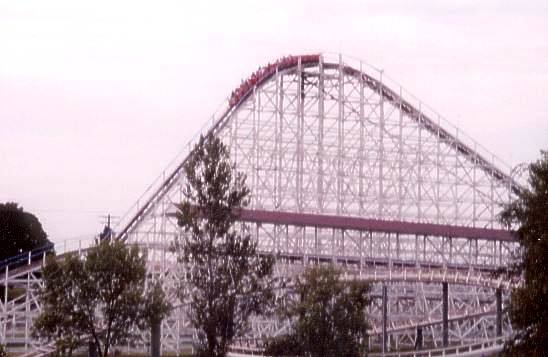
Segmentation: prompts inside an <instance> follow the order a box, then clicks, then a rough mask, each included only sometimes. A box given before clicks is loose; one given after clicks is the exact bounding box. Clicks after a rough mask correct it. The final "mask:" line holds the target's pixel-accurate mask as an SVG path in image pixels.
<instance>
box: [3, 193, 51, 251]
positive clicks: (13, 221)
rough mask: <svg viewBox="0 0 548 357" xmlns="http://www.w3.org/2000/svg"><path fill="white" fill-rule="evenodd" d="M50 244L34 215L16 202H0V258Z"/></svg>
mask: <svg viewBox="0 0 548 357" xmlns="http://www.w3.org/2000/svg"><path fill="white" fill-rule="evenodd" d="M46 244H51V242H50V241H49V240H48V236H47V234H46V232H44V229H43V228H42V224H40V221H39V220H38V218H36V216H35V215H33V214H32V213H29V212H25V211H24V210H23V208H22V207H19V206H18V205H17V203H14V202H6V203H0V246H1V247H2V249H0V260H3V259H7V258H10V257H12V256H14V255H17V254H19V253H21V252H28V251H30V250H33V249H35V248H39V247H42V246H45V245H46Z"/></svg>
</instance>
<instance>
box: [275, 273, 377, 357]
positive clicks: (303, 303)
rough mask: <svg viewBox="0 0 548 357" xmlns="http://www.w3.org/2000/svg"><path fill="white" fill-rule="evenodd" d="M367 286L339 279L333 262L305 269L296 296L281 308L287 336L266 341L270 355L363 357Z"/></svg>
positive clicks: (364, 349)
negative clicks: (288, 326)
mask: <svg viewBox="0 0 548 357" xmlns="http://www.w3.org/2000/svg"><path fill="white" fill-rule="evenodd" d="M369 291H370V286H369V285H368V284H367V283H364V282H358V281H351V282H345V281H342V280H341V274H340V271H339V270H337V268H335V267H333V266H332V265H329V266H316V267H313V268H308V269H307V270H306V271H305V272H304V273H303V275H302V276H301V277H299V278H297V280H296V283H295V291H294V293H295V299H294V300H293V301H292V302H289V303H288V306H287V307H285V308H283V309H282V311H283V315H285V317H286V318H288V319H289V320H290V321H291V325H292V330H291V332H290V333H288V334H287V335H282V336H280V337H277V338H274V339H271V340H270V341H268V342H267V345H266V350H265V354H266V355H269V356H310V357H329V356H346V357H352V356H364V355H365V353H366V334H367V328H368V323H367V319H366V316H365V309H366V307H367V306H368V305H369V303H370V298H369V297H368V294H369Z"/></svg>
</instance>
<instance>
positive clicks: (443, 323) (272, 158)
mask: <svg viewBox="0 0 548 357" xmlns="http://www.w3.org/2000/svg"><path fill="white" fill-rule="evenodd" d="M203 133H204V134H205V133H210V134H213V135H216V136H217V137H219V138H221V139H222V140H223V142H224V143H225V144H227V145H228V146H229V148H230V155H231V159H232V160H233V162H234V163H235V165H236V169H237V170H238V171H241V172H244V173H245V174H246V175H247V184H248V186H249V187H250V189H251V202H250V205H249V207H247V209H246V210H244V212H243V213H242V216H241V219H240V223H239V225H240V227H241V229H242V230H245V231H247V232H249V233H250V234H252V236H253V237H254V238H255V239H256V240H257V241H258V244H259V249H260V252H261V254H272V253H275V254H277V255H278V256H279V258H278V260H277V263H276V269H275V270H276V274H278V275H279V276H281V277H284V278H290V277H292V276H294V275H295V274H298V273H299V272H300V271H302V269H303V268H304V267H305V266H306V265H308V264H317V263H332V264H338V265H340V266H341V267H342V268H343V269H344V271H345V278H347V279H362V280H367V281H371V282H372V283H373V287H374V288H373V292H372V297H373V304H372V305H371V307H370V309H369V311H368V312H367V313H368V316H369V317H370V320H371V322H372V329H371V330H370V331H369V336H370V337H369V346H370V349H371V350H376V351H382V350H385V351H386V350H409V349H413V348H415V347H416V344H417V336H418V335H421V336H422V346H423V347H424V348H431V349H439V351H444V350H443V348H446V347H447V348H449V347H451V346H452V347H451V348H453V350H454V351H456V350H457V349H456V348H455V346H461V347H459V348H460V351H463V349H464V348H468V347H467V346H469V347H470V351H473V350H474V351H487V350H488V351H496V350H498V349H500V346H501V343H503V342H504V338H505V337H506V336H508V335H509V334H511V333H512V328H511V325H510V323H509V320H508V316H507V314H506V313H505V310H504V305H505V303H506V301H507V298H508V295H509V291H510V289H511V288H512V286H513V285H514V284H517V283H519V281H514V280H510V279H502V278H500V277H497V275H496V274H494V273H495V272H498V271H500V270H501V269H505V268H506V267H507V266H508V265H509V263H510V259H511V255H512V253H513V252H514V251H515V250H516V248H517V247H518V243H517V241H516V239H515V237H514V236H513V235H512V234H511V232H509V231H507V230H505V229H504V227H502V226H501V225H500V223H499V222H498V220H497V214H498V211H499V210H500V206H501V204H504V203H506V202H509V200H511V199H512V197H513V195H514V194H515V193H516V192H517V191H518V190H520V189H521V186H520V185H519V184H518V183H516V182H515V180H514V179H513V178H512V177H510V169H509V167H507V166H505V165H504V164H503V163H501V162H499V161H497V159H496V158H495V157H494V156H493V155H492V154H489V153H488V152H487V151H485V150H484V149H483V148H482V147H481V146H480V145H479V144H477V143H476V142H474V141H473V140H471V139H469V138H468V137H467V136H465V135H463V134H462V133H459V130H458V129H457V128H454V127H452V126H451V125H450V124H449V123H447V122H445V121H444V120H443V119H442V118H441V117H440V116H439V115H438V114H436V113H435V112H433V111H431V110H430V109H429V108H428V107H427V106H425V105H424V104H423V103H421V102H419V101H417V100H416V99H415V98H414V97H413V96H411V95H409V94H408V93H407V92H405V91H404V90H403V88H401V86H399V85H397V84H395V83H393V82H392V81H391V80H390V79H389V78H388V77H386V76H384V75H383V72H382V71H378V70H376V69H375V68H373V67H371V66H369V65H366V64H365V63H363V62H361V61H358V60H355V59H353V58H350V57H343V56H341V55H332V54H318V55H316V54H314V55H306V56H289V57H284V58H283V59H281V60H278V61H276V62H275V63H274V64H269V65H267V66H265V67H263V68H260V69H259V70H258V71H256V72H255V73H254V74H253V75H252V76H251V77H250V78H249V79H248V80H246V81H244V82H243V83H242V85H241V86H240V87H239V88H238V89H237V90H235V91H234V92H233V93H232V95H231V97H230V98H229V99H227V101H226V104H225V105H224V106H223V109H222V111H221V112H220V114H219V115H218V116H216V117H214V118H213V120H212V123H211V126H210V127H208V128H207V129H206V130H205V131H204V132H203ZM191 149H192V146H191V145H189V152H186V153H184V154H183V155H182V156H181V157H179V158H178V159H177V160H176V161H175V162H173V165H172V166H171V167H170V168H168V171H167V175H166V174H163V175H162V176H161V177H160V178H159V179H158V180H157V182H156V183H155V184H153V185H152V186H151V187H150V189H149V191H148V192H147V193H146V194H145V195H146V199H145V200H144V202H145V203H144V204H141V200H140V201H139V203H138V204H136V205H135V206H134V207H133V208H132V210H131V211H130V213H129V214H128V215H127V216H126V217H125V218H124V219H123V220H122V223H121V225H120V227H119V229H118V232H119V233H118V238H119V239H123V240H125V241H126V242H128V243H129V244H139V245H142V246H145V247H146V248H147V249H148V252H149V254H148V257H149V263H148V271H149V274H150V276H159V277H161V278H162V279H163V281H164V284H165V288H166V290H167V291H168V294H169V296H171V298H172V299H173V302H174V305H176V306H179V307H178V308H177V309H175V311H174V312H173V313H172V316H170V318H168V319H166V320H165V321H164V322H163V326H162V348H163V350H164V351H180V350H181V348H182V346H183V345H184V344H185V343H188V342H189V340H190V339H191V338H192V336H193V330H192V328H191V326H189V324H188V321H187V319H186V318H185V310H184V307H183V306H182V305H180V303H178V302H177V298H176V294H175V290H174V289H175V283H174V282H175V281H177V279H178V276H179V274H181V272H180V271H179V268H178V266H177V264H176V257H175V254H174V253H173V252H172V251H171V250H170V247H171V242H172V241H173V239H174V238H175V237H176V236H177V235H180V234H182V232H181V231H180V229H179V228H178V226H177V222H176V219H175V218H174V213H175V206H174V204H175V203H178V202H180V201H181V199H182V194H181V192H182V188H183V187H184V184H185V178H184V174H183V170H182V166H183V164H184V162H185V160H186V157H188V154H189V153H190V150H191ZM29 262H30V260H29ZM39 270H40V265H39V264H37V263H34V264H29V265H28V266H27V269H23V268H17V269H16V270H14V271H10V270H9V269H6V270H5V277H4V280H5V285H6V286H24V287H25V288H26V291H27V293H26V294H25V295H23V296H22V297H20V298H18V299H15V300H8V298H7V296H6V297H5V298H3V299H2V303H1V306H0V308H1V310H0V313H1V314H2V315H1V320H0V321H1V325H0V328H1V330H0V337H1V339H2V341H5V342H7V343H8V345H9V343H10V341H12V343H14V344H16V342H13V341H19V342H17V343H19V345H20V347H21V348H24V349H25V350H27V351H29V352H30V351H38V350H39V349H37V348H38V347H40V346H39V345H40V344H39V341H33V340H32V339H31V337H30V335H29V333H28V330H29V328H30V326H31V324H32V318H33V317H34V316H35V315H36V313H37V311H38V310H39V308H40V305H39V303H38V302H37V301H36V299H35V293H34V292H35V289H36V288H37V287H38V286H39V285H40V283H41V282H40V276H39ZM285 329H287V326H285V325H284V323H282V322H280V321H276V320H275V319H273V318H264V317H261V316H257V317H255V318H254V319H253V320H252V322H251V329H250V331H249V333H248V334H247V335H246V336H244V337H243V338H241V339H239V340H238V341H236V343H235V344H234V346H233V350H234V352H235V353H236V352H238V353H244V354H245V353H247V354H249V353H251V351H257V350H260V346H261V341H262V339H263V338H264V337H265V336H273V335H276V334H279V333H283V332H284V330H285ZM473 346H480V347H479V349H474V347H473ZM42 348H43V346H42ZM448 351H449V350H448ZM477 353H478V354H480V353H482V352H477Z"/></svg>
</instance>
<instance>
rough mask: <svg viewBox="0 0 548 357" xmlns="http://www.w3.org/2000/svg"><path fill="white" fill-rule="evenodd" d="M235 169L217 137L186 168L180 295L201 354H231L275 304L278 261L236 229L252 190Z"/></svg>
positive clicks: (181, 217) (197, 151) (196, 152)
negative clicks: (273, 278)
mask: <svg viewBox="0 0 548 357" xmlns="http://www.w3.org/2000/svg"><path fill="white" fill-rule="evenodd" d="M234 171H235V170H234V168H233V166H232V164H231V162H230V159H229V152H228V149H227V148H226V146H225V145H224V144H223V143H222V142H221V141H220V140H219V139H218V138H216V137H214V136H207V137H205V138H204V137H201V138H200V141H199V143H198V144H197V145H196V147H195V149H194V151H193V153H192V155H191V156H190V157H189V159H188V161H187V162H186V163H185V165H184V172H185V174H186V180H187V184H186V187H185V188H184V190H183V193H184V200H183V202H182V203H181V204H180V205H179V206H178V207H179V212H178V224H179V226H181V227H182V229H183V230H184V234H182V236H181V238H180V239H179V240H178V242H177V244H176V246H177V248H178V250H179V262H180V263H181V264H182V266H183V270H184V271H185V274H186V275H185V276H184V277H183V279H182V281H181V286H180V289H179V296H180V298H181V299H182V300H185V299H187V300H188V301H189V306H190V309H189V310H190V312H189V317H190V321H191V322H192V324H193V325H194V327H195V328H196V329H197V331H198V338H199V341H198V342H199V345H198V346H197V350H198V355H199V356H208V357H216V356H225V355H226V353H227V348H228V346H229V344H230V343H231V341H232V340H233V339H234V338H235V337H238V336H241V335H242V334H243V333H244V332H245V331H246V329H247V327H248V320H249V317H250V316H251V315H252V314H259V313H262V312H263V311H264V310H265V308H266V307H267V306H268V304H269V302H271V301H272V300H273V293H272V289H271V287H270V284H269V281H268V280H269V276H270V275H271V273H272V267H273V262H274V260H273V258H272V257H262V256H259V255H257V252H256V250H257V243H256V242H255V241H253V240H252V239H251V237H250V236H249V235H247V234H246V235H242V234H241V233H239V231H238V230H237V229H238V228H241V227H236V226H235V223H236V220H237V218H238V214H239V213H238V212H239V210H240V209H241V208H242V207H245V206H246V205H247V203H248V199H247V198H248V196H249V189H248V188H247V187H246V186H245V176H244V175H243V174H241V173H236V172H234ZM187 292H188V294H187Z"/></svg>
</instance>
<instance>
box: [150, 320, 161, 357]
mask: <svg viewBox="0 0 548 357" xmlns="http://www.w3.org/2000/svg"><path fill="white" fill-rule="evenodd" d="M161 334H162V321H158V322H154V323H153V324H152V326H151V328H150V357H160V345H161V344H160V337H161Z"/></svg>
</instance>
